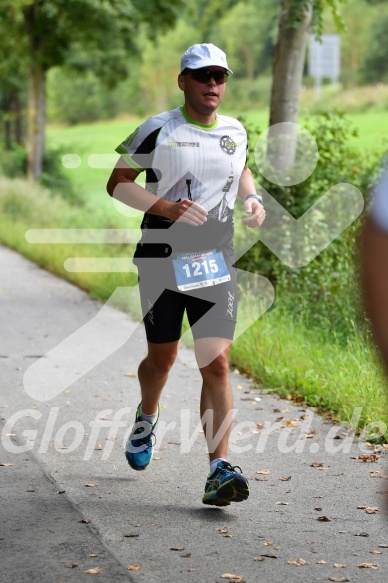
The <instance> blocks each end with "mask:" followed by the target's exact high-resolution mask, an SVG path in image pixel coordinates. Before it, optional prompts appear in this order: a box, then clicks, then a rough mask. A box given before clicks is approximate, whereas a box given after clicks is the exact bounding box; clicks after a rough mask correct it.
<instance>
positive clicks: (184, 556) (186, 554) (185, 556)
mask: <svg viewBox="0 0 388 583" xmlns="http://www.w3.org/2000/svg"><path fill="white" fill-rule="evenodd" d="M179 556H180V557H182V558H184V559H186V558H187V557H191V553H182V554H181V555H179Z"/></svg>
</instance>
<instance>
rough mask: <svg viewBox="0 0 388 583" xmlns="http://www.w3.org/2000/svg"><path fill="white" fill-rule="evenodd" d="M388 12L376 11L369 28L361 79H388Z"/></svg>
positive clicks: (370, 81) (364, 80)
mask: <svg viewBox="0 0 388 583" xmlns="http://www.w3.org/2000/svg"><path fill="white" fill-rule="evenodd" d="M387 36H388V12H387V13H385V14H384V13H383V14H381V13H376V14H375V17H374V19H373V21H372V26H371V27H370V29H369V39H368V40H369V42H368V47H369V48H368V52H367V53H366V54H365V56H364V62H363V63H362V65H361V79H362V81H363V82H366V83H373V82H377V83H379V82H380V83H381V82H382V81H388V47H387V42H386V39H387Z"/></svg>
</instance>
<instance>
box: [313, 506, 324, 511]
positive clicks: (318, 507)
mask: <svg viewBox="0 0 388 583" xmlns="http://www.w3.org/2000/svg"><path fill="white" fill-rule="evenodd" d="M314 510H317V512H322V508H321V507H320V506H317V507H316V508H314Z"/></svg>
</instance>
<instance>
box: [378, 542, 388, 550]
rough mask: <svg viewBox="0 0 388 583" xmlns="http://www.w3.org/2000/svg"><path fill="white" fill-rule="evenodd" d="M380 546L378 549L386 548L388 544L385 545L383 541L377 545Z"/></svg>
mask: <svg viewBox="0 0 388 583" xmlns="http://www.w3.org/2000/svg"><path fill="white" fill-rule="evenodd" d="M378 546H379V547H380V549H388V545H386V544H385V543H382V544H381V545H378Z"/></svg>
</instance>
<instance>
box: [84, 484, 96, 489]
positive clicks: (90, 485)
mask: <svg viewBox="0 0 388 583" xmlns="http://www.w3.org/2000/svg"><path fill="white" fill-rule="evenodd" d="M85 486H86V488H94V486H97V484H85Z"/></svg>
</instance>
